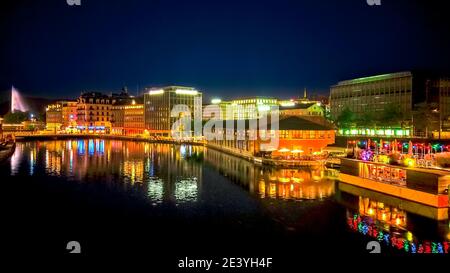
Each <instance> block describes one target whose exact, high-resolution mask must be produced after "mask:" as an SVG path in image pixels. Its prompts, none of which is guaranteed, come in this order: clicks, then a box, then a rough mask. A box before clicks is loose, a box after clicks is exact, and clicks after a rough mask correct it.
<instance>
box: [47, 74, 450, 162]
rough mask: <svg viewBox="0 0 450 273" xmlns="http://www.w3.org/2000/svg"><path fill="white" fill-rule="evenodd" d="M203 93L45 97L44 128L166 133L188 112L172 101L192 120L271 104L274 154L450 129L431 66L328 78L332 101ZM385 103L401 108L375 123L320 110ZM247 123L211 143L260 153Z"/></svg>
mask: <svg viewBox="0 0 450 273" xmlns="http://www.w3.org/2000/svg"><path fill="white" fill-rule="evenodd" d="M202 99H203V97H202V92H200V91H198V90H196V89H195V88H192V87H183V86H168V87H164V88H146V89H145V90H144V93H143V95H142V96H140V97H134V96H131V95H130V94H128V92H127V90H126V89H124V90H122V92H120V93H117V94H110V95H105V94H101V93H97V92H85V93H82V94H81V96H80V97H79V98H78V99H77V100H73V101H60V102H57V103H55V104H52V105H49V106H48V107H47V115H46V117H47V130H49V131H54V132H57V131H58V132H59V131H61V130H63V131H66V132H77V133H95V134H116V135H129V136H137V135H140V136H152V137H160V138H168V137H170V136H171V134H172V132H171V129H172V125H173V124H174V122H175V121H176V120H178V119H179V118H180V117H182V116H183V115H185V113H186V112H183V111H182V112H179V113H177V115H172V114H171V112H172V110H173V107H174V106H175V105H186V106H187V108H188V109H185V110H189V112H190V113H191V118H192V119H197V120H198V119H203V120H209V119H211V118H219V119H221V120H225V121H236V120H245V121H247V122H249V123H251V121H252V120H257V119H259V118H260V117H261V116H262V115H264V114H268V113H269V112H270V111H274V110H275V111H277V112H278V114H279V117H280V128H279V133H280V134H279V135H280V145H281V146H280V147H278V148H276V150H274V151H273V153H272V154H277V153H279V154H283V152H282V151H288V152H289V153H291V152H292V151H295V152H296V153H305V154H312V153H315V152H318V151H322V149H323V148H324V147H326V146H327V145H329V144H332V143H334V138H335V133H336V134H338V135H344V136H373V137H383V138H384V137H399V138H403V137H413V136H425V137H430V136H435V135H433V134H436V133H438V137H441V136H442V137H446V135H448V136H449V137H450V79H449V78H446V77H440V76H435V75H431V74H424V73H417V72H410V71H407V72H399V73H392V74H384V75H377V76H372V77H365V78H357V79H353V80H346V81H341V82H339V83H337V84H336V85H333V86H331V90H330V97H329V105H328V104H327V102H324V101H313V100H309V99H308V97H307V94H306V90H305V91H304V94H303V97H300V98H295V99H290V100H281V99H278V98H273V97H247V98H238V99H234V100H229V101H224V100H221V99H219V98H215V99H212V100H211V103H210V104H206V105H204V104H203V103H202ZM388 105H389V106H391V107H394V109H395V111H396V113H400V115H401V120H397V124H386V125H384V124H380V123H378V124H377V125H376V126H375V127H374V128H372V127H370V126H361V125H356V123H355V124H350V125H349V126H348V127H347V128H345V127H341V128H336V127H335V126H332V125H331V124H330V123H329V122H328V121H327V119H326V118H325V116H327V117H328V116H329V117H330V118H331V119H332V120H337V119H338V118H339V116H340V115H341V114H342V113H343V112H344V110H346V109H347V110H348V111H351V112H352V113H353V115H354V116H355V118H356V119H358V118H361V117H363V116H364V115H367V113H372V114H373V116H374V117H377V118H379V117H380V116H381V115H382V113H383V111H385V109H386V107H387V106H388ZM212 106H213V107H212ZM419 108H420V109H422V110H421V111H419ZM369 123H370V122H369ZM245 130H246V132H243V133H244V134H245V135H246V138H245V140H234V141H229V140H216V141H215V142H214V143H213V144H217V145H219V146H221V147H225V148H227V147H228V148H230V149H233V150H238V151H240V152H242V153H249V154H258V153H260V152H261V149H260V148H259V147H260V144H261V143H260V142H258V141H256V142H255V141H254V140H251V139H250V138H249V137H248V136H249V135H250V132H249V131H250V128H247V127H246V128H245ZM238 133H239V132H237V131H235V132H234V134H238ZM241 133H242V132H241ZM224 134H225V132H224ZM274 149H275V148H274Z"/></svg>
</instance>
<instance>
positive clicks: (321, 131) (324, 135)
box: [208, 116, 335, 159]
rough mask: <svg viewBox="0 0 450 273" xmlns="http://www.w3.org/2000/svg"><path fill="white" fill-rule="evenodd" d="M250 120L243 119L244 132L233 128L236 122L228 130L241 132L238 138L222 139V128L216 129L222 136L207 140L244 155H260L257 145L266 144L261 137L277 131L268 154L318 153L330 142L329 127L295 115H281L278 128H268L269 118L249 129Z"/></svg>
mask: <svg viewBox="0 0 450 273" xmlns="http://www.w3.org/2000/svg"><path fill="white" fill-rule="evenodd" d="M226 123H227V121H224V126H223V128H226V127H225V126H226ZM235 123H236V120H235ZM250 124H251V121H250V120H245V122H244V125H245V126H243V127H244V128H245V132H243V131H242V132H241V131H240V130H236V128H237V126H238V125H237V124H235V125H234V128H235V129H234V132H232V133H231V135H234V136H238V135H242V136H244V135H245V139H242V140H238V139H237V137H235V139H234V140H229V139H226V135H225V133H226V132H225V130H223V129H222V130H221V132H220V133H221V134H223V136H222V140H220V139H213V140H208V144H209V145H211V146H216V147H218V148H220V149H222V150H227V151H230V152H234V153H238V154H241V155H244V156H260V155H262V153H263V151H262V149H261V145H262V144H268V143H267V141H263V140H262V139H269V136H271V137H272V138H273V137H275V136H276V134H278V138H279V142H278V147H272V148H273V149H272V150H271V151H270V155H271V156H273V157H278V156H280V157H290V158H292V159H294V158H300V157H301V156H309V155H316V154H320V153H321V152H322V149H323V148H325V147H326V146H327V145H331V144H334V141H335V132H334V129H333V128H331V127H329V126H325V125H321V124H318V123H315V122H312V121H309V120H307V119H303V118H300V117H297V116H292V117H285V118H281V119H280V120H279V123H278V131H274V130H271V128H272V126H271V124H270V122H269V124H268V125H267V129H266V130H255V129H252V128H251V127H250ZM228 134H230V132H228ZM255 135H256V136H257V137H256V139H255V137H253V136H255ZM242 138H244V137H242Z"/></svg>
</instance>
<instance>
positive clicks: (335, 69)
mask: <svg viewBox="0 0 450 273" xmlns="http://www.w3.org/2000/svg"><path fill="white" fill-rule="evenodd" d="M381 1H382V5H381V6H377V7H374V6H369V5H367V4H366V0H346V1H337V0H329V1H325V0H323V1H319V0H315V1H314V0H310V1H300V0H293V1H285V0H273V1H264V0H258V1H253V0H237V1H235V0H226V1H225V0H224V1H222V0H207V1H200V0H180V1H171V0H168V1H167V0H164V1H162V0H160V1H152V0H148V1H147V0H142V1H138V0H122V1H118V0H117V1H113V0H104V1H102V0H81V3H82V5H81V6H79V7H75V6H68V5H67V4H66V0H52V1H21V0H14V1H9V0H8V1H4V0H3V1H1V2H0V35H1V40H0V41H1V45H0V90H1V91H5V90H8V89H10V87H11V85H14V86H16V87H17V88H18V89H19V90H21V91H22V92H23V93H25V94H27V95H32V96H44V97H52V98H61V97H62V98H67V97H76V96H77V95H79V93H80V91H82V90H99V91H112V90H114V91H115V90H119V89H120V88H121V87H122V86H124V85H127V86H128V87H129V89H130V91H132V92H136V90H137V87H138V86H139V87H141V88H142V87H144V86H155V85H156V86H161V85H169V84H177V85H187V86H194V87H197V88H198V89H200V90H202V91H204V92H205V96H206V97H210V96H219V97H223V98H231V97H235V96H241V95H273V96H286V97H289V96H294V95H298V94H299V93H300V92H301V90H302V89H303V87H307V88H308V89H311V90H314V91H317V92H321V93H327V92H328V89H329V86H330V85H332V84H334V83H336V82H337V81H339V80H344V79H349V78H353V77H358V76H367V75H372V74H379V73H385V72H395V71H401V70H408V69H438V70H443V71H450V37H449V33H450V23H448V21H449V19H448V18H445V16H446V15H448V14H449V11H450V10H449V8H448V6H444V5H443V4H441V3H443V2H445V1H439V2H438V1H425V0H424V1H411V0H381ZM445 22H447V24H445ZM3 94H4V93H3Z"/></svg>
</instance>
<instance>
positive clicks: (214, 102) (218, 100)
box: [211, 99, 222, 104]
mask: <svg viewBox="0 0 450 273" xmlns="http://www.w3.org/2000/svg"><path fill="white" fill-rule="evenodd" d="M221 102H222V100H221V99H212V100H211V103H212V104H219V103H221Z"/></svg>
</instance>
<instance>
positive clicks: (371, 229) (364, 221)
mask: <svg viewBox="0 0 450 273" xmlns="http://www.w3.org/2000/svg"><path fill="white" fill-rule="evenodd" d="M358 199H359V202H358V211H354V210H351V209H349V210H347V224H348V226H349V228H350V229H351V230H353V231H355V232H359V233H361V234H363V235H365V236H369V237H371V238H373V239H374V240H377V241H379V242H381V243H383V244H385V245H386V246H389V247H392V248H395V249H397V250H399V251H404V252H406V253H413V254H414V253H449V238H448V234H449V233H448V232H449V229H448V224H447V222H448V221H447V222H446V221H434V222H432V221H431V220H430V219H420V217H419V219H415V222H414V223H413V221H412V220H410V219H409V218H408V212H406V211H405V210H402V209H401V208H399V207H395V206H390V205H387V204H385V203H383V202H379V201H376V200H371V199H370V198H366V197H361V196H358ZM410 215H411V217H412V216H413V215H412V214H410ZM414 218H417V217H414ZM423 220H424V221H423ZM430 222H431V225H430ZM436 225H437V227H436ZM433 226H435V227H436V229H438V231H437V232H433V230H432V229H433ZM427 229H428V231H431V232H432V233H433V234H438V236H433V237H434V238H432V239H429V240H423V239H421V238H418V236H416V235H415V234H414V232H415V230H422V231H423V230H427ZM444 234H447V235H446V236H447V238H446V237H445V235H444Z"/></svg>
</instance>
